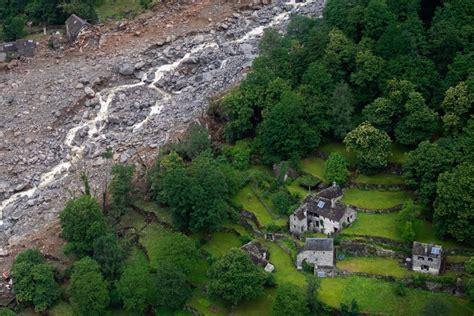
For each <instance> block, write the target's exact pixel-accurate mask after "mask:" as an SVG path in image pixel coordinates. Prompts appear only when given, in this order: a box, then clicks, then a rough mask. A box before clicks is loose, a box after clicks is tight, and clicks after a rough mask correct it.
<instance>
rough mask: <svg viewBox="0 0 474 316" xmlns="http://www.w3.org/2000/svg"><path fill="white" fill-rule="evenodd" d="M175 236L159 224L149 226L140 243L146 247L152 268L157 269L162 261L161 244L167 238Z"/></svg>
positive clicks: (144, 231)
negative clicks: (167, 236) (171, 235)
mask: <svg viewBox="0 0 474 316" xmlns="http://www.w3.org/2000/svg"><path fill="white" fill-rule="evenodd" d="M170 234H173V233H172V232H171V231H169V230H166V229H164V228H163V227H161V226H160V225H158V224H151V225H148V226H147V227H146V228H145V229H144V230H143V233H142V236H140V243H141V244H142V245H143V247H145V249H146V252H147V255H148V258H149V259H150V267H152V268H153V269H157V268H158V266H159V260H160V256H161V254H160V251H159V243H160V241H161V240H162V239H163V238H164V237H165V236H166V235H170Z"/></svg>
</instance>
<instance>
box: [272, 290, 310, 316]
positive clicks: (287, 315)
mask: <svg viewBox="0 0 474 316" xmlns="http://www.w3.org/2000/svg"><path fill="white" fill-rule="evenodd" d="M306 304H307V302H306V296H305V295H304V292H303V290H302V289H300V288H299V287H297V286H296V285H294V284H291V283H286V284H283V285H280V286H279V287H278V291H277V295H276V297H275V301H274V302H273V315H275V316H303V315H309V308H308V306H307V305H306Z"/></svg>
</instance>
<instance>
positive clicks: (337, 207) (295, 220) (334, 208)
mask: <svg viewBox="0 0 474 316" xmlns="http://www.w3.org/2000/svg"><path fill="white" fill-rule="evenodd" d="M342 195H343V192H342V189H341V188H340V186H338V185H336V184H335V183H334V184H333V185H332V186H330V187H328V188H327V189H325V190H322V191H320V192H319V193H318V194H316V195H309V196H307V197H306V198H305V199H304V201H303V204H302V205H301V206H300V207H299V208H298V209H296V210H295V212H294V213H293V214H291V215H290V232H291V233H292V234H294V235H296V236H301V235H303V234H304V233H305V232H307V231H310V232H321V233H323V234H334V233H336V232H338V231H340V230H342V229H343V228H344V227H345V226H348V225H350V224H351V223H352V222H354V221H355V220H356V218H357V212H356V211H355V210H354V209H353V208H352V207H350V206H348V205H345V204H344V203H342V202H341V201H340V200H341V198H342Z"/></svg>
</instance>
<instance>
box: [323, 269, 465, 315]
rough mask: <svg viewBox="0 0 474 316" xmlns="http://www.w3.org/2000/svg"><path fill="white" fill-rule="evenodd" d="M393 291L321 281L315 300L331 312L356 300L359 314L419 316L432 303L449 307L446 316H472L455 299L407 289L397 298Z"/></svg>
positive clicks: (374, 283)
mask: <svg viewBox="0 0 474 316" xmlns="http://www.w3.org/2000/svg"><path fill="white" fill-rule="evenodd" d="M394 287H395V284H394V283H391V282H387V281H382V280H376V279H369V278H362V277H347V278H325V279H322V282H321V289H320V291H319V296H320V298H321V300H322V301H323V302H324V303H326V304H327V305H329V306H331V307H334V308H339V306H340V303H341V302H349V303H350V302H351V300H352V299H356V300H357V303H358V304H359V306H360V309H361V311H364V312H368V313H378V314H379V313H386V314H389V315H421V310H422V309H423V307H424V306H425V305H426V304H427V303H429V302H431V301H433V300H442V301H443V302H445V303H446V304H447V305H448V306H449V307H450V312H451V313H450V315H472V313H473V312H474V306H473V304H472V303H468V302H467V301H466V300H464V299H461V298H459V297H454V296H448V295H446V294H443V293H431V292H428V291H423V290H417V289H407V296H405V297H399V296H397V295H396V294H395V292H394Z"/></svg>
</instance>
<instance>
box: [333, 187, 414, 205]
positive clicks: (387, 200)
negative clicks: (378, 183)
mask: <svg viewBox="0 0 474 316" xmlns="http://www.w3.org/2000/svg"><path fill="white" fill-rule="evenodd" d="M412 197H413V195H412V194H411V193H409V192H405V191H377V190H370V191H365V190H359V189H347V190H345V191H344V197H343V198H342V200H343V201H344V203H346V204H350V205H354V206H357V207H363V208H367V209H384V208H389V207H393V206H396V205H399V204H403V203H405V202H406V201H407V200H409V199H411V198H412Z"/></svg>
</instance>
